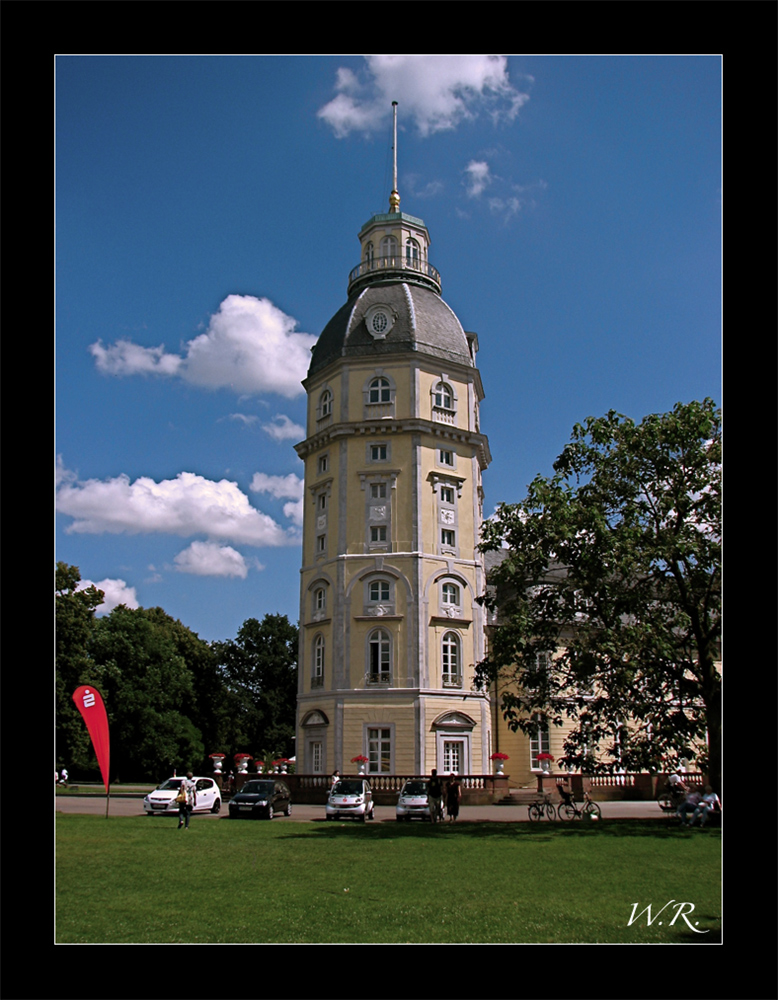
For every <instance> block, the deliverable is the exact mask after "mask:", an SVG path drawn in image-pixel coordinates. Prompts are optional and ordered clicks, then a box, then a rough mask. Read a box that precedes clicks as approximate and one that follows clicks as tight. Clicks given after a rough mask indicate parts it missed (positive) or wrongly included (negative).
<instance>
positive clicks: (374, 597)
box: [369, 580, 390, 604]
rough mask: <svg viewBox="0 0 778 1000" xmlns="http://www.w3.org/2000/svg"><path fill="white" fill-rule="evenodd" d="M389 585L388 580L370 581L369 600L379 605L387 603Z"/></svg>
mask: <svg viewBox="0 0 778 1000" xmlns="http://www.w3.org/2000/svg"><path fill="white" fill-rule="evenodd" d="M389 593H390V584H389V581H388V580H371V581H370V587H369V594H370V600H371V601H376V602H378V603H381V604H386V603H388V601H389Z"/></svg>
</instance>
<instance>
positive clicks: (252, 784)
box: [241, 781, 273, 795]
mask: <svg viewBox="0 0 778 1000" xmlns="http://www.w3.org/2000/svg"><path fill="white" fill-rule="evenodd" d="M241 792H242V793H243V794H246V793H248V794H249V795H272V794H273V782H272V781H247V782H246V784H245V785H244V786H243V788H241Z"/></svg>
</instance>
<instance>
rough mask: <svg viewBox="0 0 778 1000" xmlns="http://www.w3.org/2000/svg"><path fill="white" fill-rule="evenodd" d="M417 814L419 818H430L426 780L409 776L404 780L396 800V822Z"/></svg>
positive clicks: (409, 818)
mask: <svg viewBox="0 0 778 1000" xmlns="http://www.w3.org/2000/svg"><path fill="white" fill-rule="evenodd" d="M414 816H417V817H418V818H419V819H421V820H424V819H426V820H429V819H430V800H429V794H428V791H427V782H426V781H423V780H421V779H419V778H411V779H409V780H408V781H406V782H405V784H404V785H403V787H402V791H401V792H400V797H399V799H398V800H397V822H398V823H399V822H400V820H404V819H405V820H412V819H413V817H414Z"/></svg>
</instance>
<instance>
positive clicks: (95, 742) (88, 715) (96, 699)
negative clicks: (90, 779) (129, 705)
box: [73, 684, 111, 794]
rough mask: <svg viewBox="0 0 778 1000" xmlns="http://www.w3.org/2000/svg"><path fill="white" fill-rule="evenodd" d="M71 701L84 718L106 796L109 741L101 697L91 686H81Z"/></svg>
mask: <svg viewBox="0 0 778 1000" xmlns="http://www.w3.org/2000/svg"><path fill="white" fill-rule="evenodd" d="M73 701H74V702H75V703H76V707H77V708H78V710H79V712H80V713H81V715H82V716H83V718H84V722H85V723H86V728H87V729H88V730H89V735H90V736H91V738H92V746H93V747H94V748H95V755H96V757H97V763H98V764H99V765H100V773H101V774H102V776H103V784H104V785H105V791H106V794H109V792H108V784H109V780H110V770H109V767H110V763H111V740H110V737H109V735H108V715H107V714H106V711H105V705H104V704H103V696H102V695H101V694H100V692H99V691H98V690H97V688H96V687H92V685H91V684H82V685H81V687H79V688H76V690H75V691H74V692H73Z"/></svg>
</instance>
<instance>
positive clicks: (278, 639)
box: [216, 615, 298, 763]
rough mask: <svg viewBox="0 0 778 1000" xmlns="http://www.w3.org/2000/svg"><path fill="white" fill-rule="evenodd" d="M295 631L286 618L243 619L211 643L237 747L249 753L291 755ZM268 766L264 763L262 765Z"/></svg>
mask: <svg viewBox="0 0 778 1000" xmlns="http://www.w3.org/2000/svg"><path fill="white" fill-rule="evenodd" d="M297 642H298V630H297V626H296V625H292V624H291V622H290V621H289V619H288V618H287V617H286V615H265V617H264V618H263V619H262V621H261V622H260V621H258V620H257V619H256V618H248V619H247V620H246V621H245V622H244V623H243V625H242V626H241V627H240V629H239V630H238V635H237V637H236V639H234V640H230V641H228V642H220V643H218V644H217V645H216V651H217V655H218V657H219V663H220V665H221V670H222V675H223V679H224V684H225V686H226V688H227V690H228V692H229V696H230V703H231V712H232V723H233V726H234V727H235V729H234V736H235V741H236V743H238V744H240V745H241V746H242V747H244V748H245V747H248V749H249V752H250V753H252V754H258V753H263V754H264V755H265V756H268V755H269V754H270V753H275V754H279V755H280V756H285V757H291V756H293V754H294V728H295V712H296V708H297ZM266 763H267V761H266Z"/></svg>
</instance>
